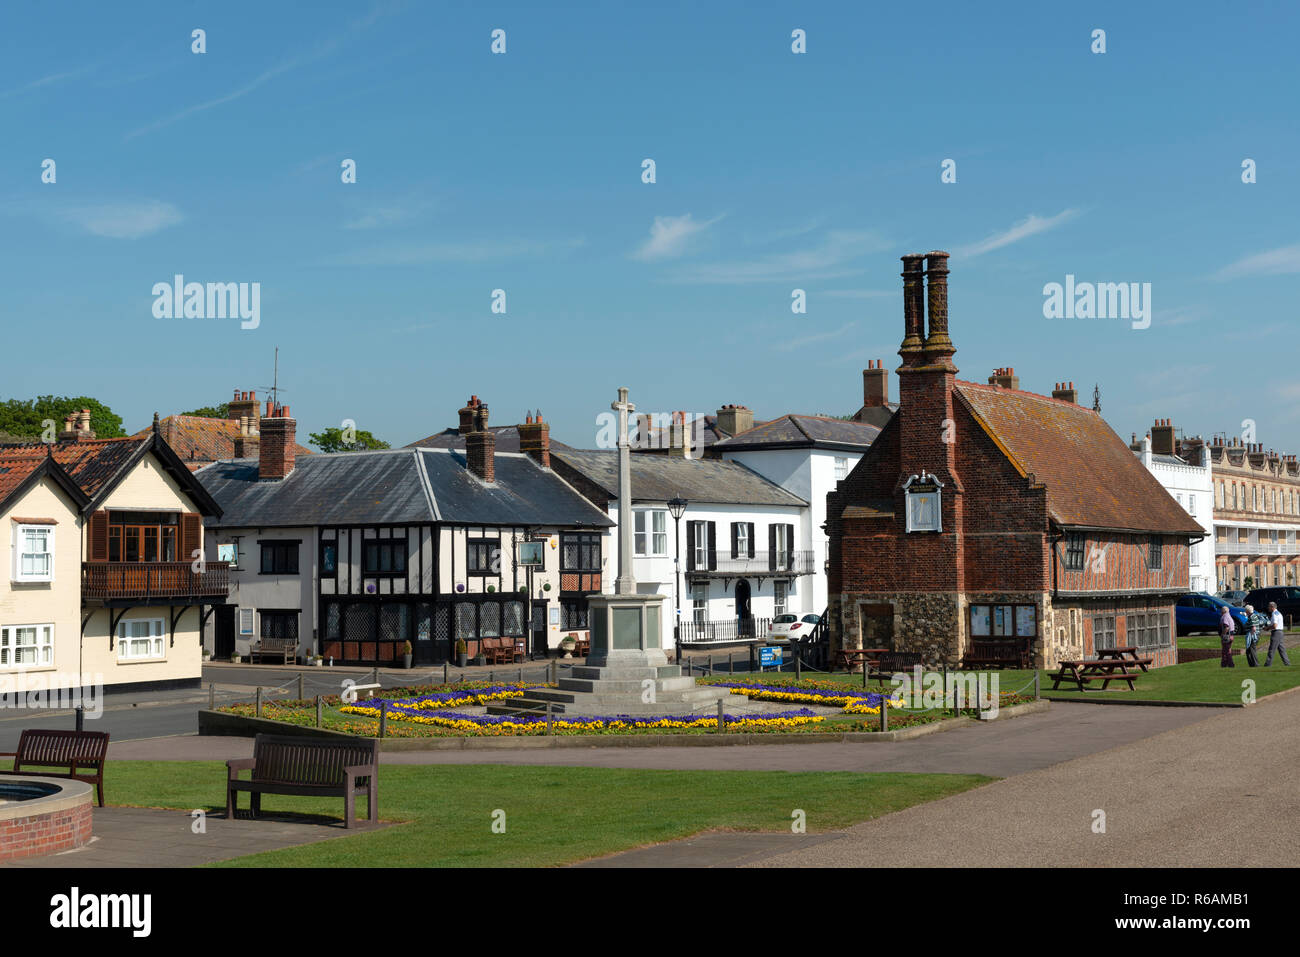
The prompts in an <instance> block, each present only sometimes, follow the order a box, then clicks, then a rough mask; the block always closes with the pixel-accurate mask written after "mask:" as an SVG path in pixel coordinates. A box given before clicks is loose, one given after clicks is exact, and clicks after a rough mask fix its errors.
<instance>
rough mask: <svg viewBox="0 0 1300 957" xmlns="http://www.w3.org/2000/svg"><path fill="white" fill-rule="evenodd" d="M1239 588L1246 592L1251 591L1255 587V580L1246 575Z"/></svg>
mask: <svg viewBox="0 0 1300 957" xmlns="http://www.w3.org/2000/svg"><path fill="white" fill-rule="evenodd" d="M1241 587H1242V588H1244V589H1245V590H1246V591H1251V590H1253V589H1254V587H1255V579H1254V578H1252V577H1251V576H1250V575H1247V576H1246V577H1245V578H1243V579H1242V581H1241Z"/></svg>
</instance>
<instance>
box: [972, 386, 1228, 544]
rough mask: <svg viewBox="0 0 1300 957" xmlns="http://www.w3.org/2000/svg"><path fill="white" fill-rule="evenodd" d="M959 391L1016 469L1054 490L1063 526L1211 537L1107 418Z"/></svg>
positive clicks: (981, 390) (1076, 408) (980, 390)
mask: <svg viewBox="0 0 1300 957" xmlns="http://www.w3.org/2000/svg"><path fill="white" fill-rule="evenodd" d="M956 388H957V393H958V395H959V396H960V397H961V398H962V399H964V400H965V402H966V405H967V407H968V408H969V409H970V410H971V411H972V412H973V413H974V414H975V417H976V419H977V420H978V421H979V422H980V424H981V425H982V427H983V428H984V429H985V431H986V432H988V434H989V435H990V436H991V437H992V438H993V440H994V441H995V442H996V443H997V444H998V445H999V446H1000V447H1001V448H1002V450H1003V451H1004V452H1005V453H1006V455H1007V457H1008V458H1009V459H1010V460H1011V461H1012V463H1013V464H1015V465H1016V466H1017V467H1018V468H1019V469H1020V471H1021V472H1023V473H1025V474H1027V475H1032V476H1033V477H1034V479H1035V480H1036V481H1037V482H1039V483H1042V484H1043V485H1045V486H1046V487H1047V512H1048V515H1049V517H1050V518H1051V519H1052V520H1053V521H1054V522H1056V523H1057V524H1058V525H1061V526H1066V527H1075V528H1105V529H1121V530H1133V531H1150V532H1162V533H1165V534H1171V533H1183V532H1185V533H1187V534H1189V535H1198V536H1199V535H1204V534H1205V532H1204V530H1203V529H1202V528H1201V526H1200V525H1199V523H1197V522H1196V521H1195V520H1194V519H1193V518H1192V517H1191V516H1190V515H1188V514H1187V512H1186V511H1185V510H1184V509H1183V508H1182V507H1180V506H1179V505H1178V503H1177V502H1175V501H1174V499H1173V497H1172V496H1171V495H1170V494H1169V493H1168V492H1166V491H1165V489H1164V487H1163V486H1161V484H1160V482H1159V481H1158V480H1157V479H1156V477H1155V476H1154V475H1152V474H1151V473H1150V472H1149V471H1147V470H1146V468H1144V467H1143V466H1142V463H1141V461H1140V460H1139V459H1138V458H1136V457H1135V456H1134V455H1133V452H1132V450H1131V449H1129V447H1128V444H1127V443H1126V442H1125V441H1124V440H1123V439H1121V438H1120V437H1119V436H1118V435H1116V434H1115V432H1114V430H1112V429H1111V427H1110V426H1109V425H1107V424H1106V421H1105V419H1103V418H1102V417H1101V415H1100V413H1097V412H1094V411H1093V410H1092V409H1089V408H1085V407H1083V406H1081V405H1076V404H1075V403H1073V402H1067V401H1065V400H1063V399H1052V398H1048V397H1047V396H1043V395H1037V394H1035V393H1032V392H1021V391H1020V390H1018V389H1003V388H999V387H997V386H992V385H981V384H979V383H975V382H964V381H960V380H959V381H958V382H957V384H956Z"/></svg>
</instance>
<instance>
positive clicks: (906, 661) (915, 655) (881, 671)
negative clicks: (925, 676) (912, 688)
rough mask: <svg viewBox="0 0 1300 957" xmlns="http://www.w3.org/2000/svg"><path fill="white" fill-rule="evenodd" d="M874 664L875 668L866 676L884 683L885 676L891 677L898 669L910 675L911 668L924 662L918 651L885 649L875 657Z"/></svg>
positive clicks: (923, 657)
mask: <svg viewBox="0 0 1300 957" xmlns="http://www.w3.org/2000/svg"><path fill="white" fill-rule="evenodd" d="M875 664H876V667H875V670H874V671H872V672H871V673H870V674H869V675H868V676H867V677H869V678H875V679H876V680H877V681H878V682H879V683H881V684H884V683H885V679H886V678H892V677H893V676H894V675H896V674H898V673H899V672H900V671H903V672H907V674H908V675H911V673H912V669H913V668H915V667H916V666H917V665H924V664H925V656H924V655H923V654H921V652H919V651H886V652H884V653H882V654H881V655H880V656H879V657H878V658H877V659H876V662H875Z"/></svg>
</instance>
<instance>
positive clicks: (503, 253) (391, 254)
mask: <svg viewBox="0 0 1300 957" xmlns="http://www.w3.org/2000/svg"><path fill="white" fill-rule="evenodd" d="M585 242H586V240H583V239H568V240H533V239H507V240H491V239H489V240H477V241H471V242H461V243H429V242H423V243H400V244H393V245H389V246H379V247H375V248H372V249H359V250H357V251H356V252H352V253H346V254H344V255H342V256H339V257H336V258H334V259H332V260H330V264H331V265H340V266H419V265H424V264H426V263H481V262H492V261H495V260H500V259H521V258H526V257H530V256H534V257H535V256H542V255H545V254H547V253H551V252H557V251H565V250H569V249H576V248H577V247H579V246H582V245H583V244H584V243H585Z"/></svg>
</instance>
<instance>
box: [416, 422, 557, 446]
mask: <svg viewBox="0 0 1300 957" xmlns="http://www.w3.org/2000/svg"><path fill="white" fill-rule="evenodd" d="M488 431H489V432H491V433H492V434H493V435H495V436H496V442H497V444H496V450H497V451H498V452H518V451H519V426H517V425H490V426H488ZM550 442H551V449H552V450H554V449H567V448H569V446H567V445H565V444H564V443H563V442H557V441H556V440H555V439H551V440H550ZM403 448H408V449H464V448H465V436H463V435H461V433H460V430H459V429H443V430H442V431H441V432H435V433H434V434H433V435H430V436H426V437H425V438H423V439H420V440H419V441H418V442H412V443H411V444H410V445H406V446H403Z"/></svg>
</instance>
